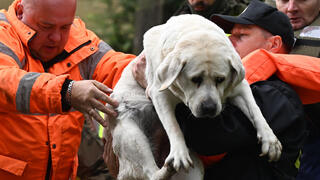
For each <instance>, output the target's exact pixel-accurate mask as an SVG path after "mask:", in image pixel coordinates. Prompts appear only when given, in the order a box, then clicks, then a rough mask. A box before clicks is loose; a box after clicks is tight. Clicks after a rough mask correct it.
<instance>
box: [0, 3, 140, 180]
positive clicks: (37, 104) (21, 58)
mask: <svg viewBox="0 0 320 180" xmlns="http://www.w3.org/2000/svg"><path fill="white" fill-rule="evenodd" d="M19 1H20V0H16V1H15V2H13V4H12V5H11V6H10V7H9V9H8V11H5V10H2V11H0V82H1V83H0V119H1V120H0V179H1V180H44V179H45V175H46V170H47V164H48V158H49V153H51V157H52V158H51V159H52V172H51V177H52V179H54V180H68V179H75V175H76V169H77V151H78V147H79V144H80V138H81V130H82V125H83V121H84V118H83V115H82V114H81V113H80V112H78V111H75V110H74V109H71V110H70V112H67V113H65V112H63V111H62V106H61V95H60V91H61V88H62V84H63V83H64V81H65V79H66V78H69V79H72V80H84V79H93V80H97V81H100V82H103V83H104V84H106V85H107V86H109V87H114V85H115V83H116V82H117V80H118V79H119V77H120V75H121V72H122V70H123V68H124V67H125V66H126V65H127V64H128V63H129V62H130V61H131V60H132V59H133V58H134V57H135V56H133V55H127V54H123V53H120V52H115V51H113V50H112V49H111V47H110V46H109V45H108V44H106V43H105V42H103V41H102V40H100V39H99V38H98V37H97V36H96V35H95V34H94V33H93V32H91V31H89V30H87V29H86V28H85V25H84V23H83V22H82V21H81V20H80V19H75V20H74V23H73V25H72V28H71V32H70V37H69V40H68V42H67V44H66V47H65V51H67V52H68V53H69V56H68V57H67V58H66V59H64V60H62V61H59V62H57V63H56V64H54V65H53V66H52V67H50V68H49V69H48V70H47V72H45V70H44V68H43V66H42V64H41V62H40V61H39V60H37V59H34V58H33V57H32V56H31V55H30V52H29V49H28V41H30V39H32V37H33V36H35V35H36V32H35V31H33V30H32V29H30V28H29V27H28V26H26V25H25V24H23V23H22V22H21V21H19V20H18V19H17V17H16V12H15V7H16V4H17V3H18V2H19Z"/></svg>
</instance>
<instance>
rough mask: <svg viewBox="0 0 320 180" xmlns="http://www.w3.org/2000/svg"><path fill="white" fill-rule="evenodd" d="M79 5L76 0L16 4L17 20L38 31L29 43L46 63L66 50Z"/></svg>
mask: <svg viewBox="0 0 320 180" xmlns="http://www.w3.org/2000/svg"><path fill="white" fill-rule="evenodd" d="M76 6H77V2H76V0H22V1H21V3H18V4H17V7H16V14H17V17H18V19H20V20H21V21H22V22H23V23H24V24H26V25H27V26H29V27H30V28H31V29H33V30H34V31H36V34H35V36H34V37H33V38H32V40H31V41H29V44H28V45H29V47H30V50H31V52H32V54H33V55H34V56H35V57H37V58H38V59H40V60H42V61H45V62H47V61H50V60H51V59H53V58H54V57H56V56H57V55H58V54H60V53H61V52H62V51H63V49H64V47H65V45H66V43H67V41H68V38H69V34H70V29H71V26H72V24H73V20H74V16H75V12H76Z"/></svg>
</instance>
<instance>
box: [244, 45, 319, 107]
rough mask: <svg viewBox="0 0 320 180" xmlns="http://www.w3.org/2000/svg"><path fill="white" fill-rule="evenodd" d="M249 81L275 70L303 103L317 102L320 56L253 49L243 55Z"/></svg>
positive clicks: (254, 80) (261, 78) (265, 77)
mask: <svg viewBox="0 0 320 180" xmlns="http://www.w3.org/2000/svg"><path fill="white" fill-rule="evenodd" d="M242 62H243V65H244V67H245V70H246V77H245V78H246V79H247V81H248V82H249V84H252V83H254V82H257V81H263V80H266V79H268V78H269V77H271V76H272V75H273V74H276V75H277V76H278V77H279V78H280V79H281V80H282V81H284V82H286V83H288V84H290V85H291V87H292V88H293V89H294V90H295V91H296V92H297V93H298V95H299V97H300V99H301V101H302V103H303V104H313V103H319V102H320V58H316V57H311V56H303V55H297V54H275V53H270V52H268V51H266V50H263V49H260V50H256V51H254V52H252V53H250V54H249V55H247V56H246V57H245V58H243V59H242Z"/></svg>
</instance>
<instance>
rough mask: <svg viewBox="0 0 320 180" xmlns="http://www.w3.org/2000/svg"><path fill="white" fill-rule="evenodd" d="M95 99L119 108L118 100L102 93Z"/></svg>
mask: <svg viewBox="0 0 320 180" xmlns="http://www.w3.org/2000/svg"><path fill="white" fill-rule="evenodd" d="M95 98H97V99H98V100H101V101H104V102H106V103H108V104H110V105H111V106H113V107H118V106H119V103H118V102H117V101H116V100H114V99H112V98H111V97H110V96H108V95H106V94H104V93H103V92H101V91H99V92H97V93H96V95H95Z"/></svg>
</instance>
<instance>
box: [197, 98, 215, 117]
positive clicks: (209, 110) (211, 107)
mask: <svg viewBox="0 0 320 180" xmlns="http://www.w3.org/2000/svg"><path fill="white" fill-rule="evenodd" d="M216 113H217V103H215V102H214V101H213V100H212V99H206V100H204V101H202V102H201V105H200V114H201V116H202V117H215V116H216Z"/></svg>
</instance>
